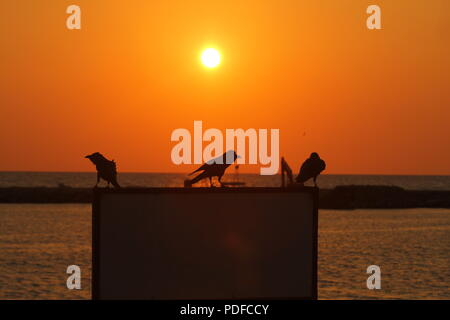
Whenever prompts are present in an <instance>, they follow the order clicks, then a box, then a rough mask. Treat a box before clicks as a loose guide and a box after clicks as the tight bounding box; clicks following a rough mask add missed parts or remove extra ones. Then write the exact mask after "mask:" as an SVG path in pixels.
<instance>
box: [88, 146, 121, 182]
mask: <svg viewBox="0 0 450 320" xmlns="http://www.w3.org/2000/svg"><path fill="white" fill-rule="evenodd" d="M85 158H87V159H89V160H91V161H92V163H93V164H95V167H96V168H97V183H96V185H95V187H94V188H96V187H97V185H98V183H99V182H100V178H102V179H103V180H105V181H106V182H108V188H109V184H110V183H111V184H112V185H113V186H114V187H116V188H120V185H119V184H118V183H117V167H116V163H115V162H114V160H108V159H106V158H105V157H104V156H103V155H102V154H101V153H99V152H95V153H93V154H91V155H88V156H86V157H85Z"/></svg>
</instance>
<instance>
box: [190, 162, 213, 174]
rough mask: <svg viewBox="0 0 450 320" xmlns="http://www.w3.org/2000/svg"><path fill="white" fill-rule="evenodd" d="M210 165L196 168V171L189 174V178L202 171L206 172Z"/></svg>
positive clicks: (206, 164)
mask: <svg viewBox="0 0 450 320" xmlns="http://www.w3.org/2000/svg"><path fill="white" fill-rule="evenodd" d="M209 166H210V165H209V164H208V163H204V164H203V165H202V166H201V167H200V168H198V169H197V170H194V171H192V172H191V173H189V176H191V175H193V174H194V173H196V172H199V171H202V170H206V169H207V168H208V167H209Z"/></svg>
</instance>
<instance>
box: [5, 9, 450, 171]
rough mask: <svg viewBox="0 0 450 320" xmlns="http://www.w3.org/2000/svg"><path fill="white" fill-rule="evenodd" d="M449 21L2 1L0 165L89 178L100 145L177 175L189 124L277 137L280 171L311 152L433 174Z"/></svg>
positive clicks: (127, 162) (441, 149)
mask: <svg viewBox="0 0 450 320" xmlns="http://www.w3.org/2000/svg"><path fill="white" fill-rule="evenodd" d="M71 4H77V5H79V6H80V7H81V10H82V29H81V30H68V29H67V28H66V19H67V17H68V14H66V8H67V6H69V5H71ZM370 4H377V5H379V6H380V7H381V10H382V17H381V23H382V30H368V29H367V27H366V19H367V17H368V15H367V14H366V8H367V6H368V5H370ZM449 17H450V1H448V0H431V1H429V0H428V1H425V0H423V1H422V0H417V1H410V0H396V1H381V0H373V1H362V0H341V1H336V0H305V1H302V0H295V1H294V0H293V1H286V0H280V1H263V0H246V1H242V0H239V1H233V0H228V1H211V0H205V1H196V0H191V1H185V0H183V1H181V0H180V1H144V0H130V1H110V0H108V1H106V0H96V1H92V0H72V1H63V0H58V1H55V0H36V1H12V0H3V1H1V2H0V42H1V50H0V72H1V77H0V150H1V157H0V171H12V170H20V171H93V170H94V168H93V167H92V164H91V163H90V162H89V161H88V160H87V159H84V156H85V155H87V154H90V153H92V152H95V151H100V152H101V153H103V154H104V155H105V156H106V157H107V158H110V159H115V160H116V161H117V163H118V168H119V171H122V172H124V171H134V172H141V171H142V172H188V171H189V170H191V169H192V166H176V165H174V164H172V162H171V158H170V153H171V149H172V147H173V146H174V145H175V143H174V142H171V141H170V136H171V133H172V131H173V130H175V129H177V128H187V129H189V130H193V121H194V120H202V121H203V126H204V128H205V129H208V128H218V129H221V130H223V131H225V129H226V128H243V129H248V128H255V129H259V128H261V129H271V128H276V129H280V154H281V155H283V156H285V157H286V159H287V160H288V162H289V164H290V165H291V167H292V168H293V170H294V171H295V172H296V173H297V171H298V169H299V166H300V164H301V162H302V161H303V160H304V159H305V158H306V157H308V156H309V154H310V153H311V152H312V151H316V152H318V153H319V154H320V155H321V157H322V158H323V159H325V160H326V162H327V170H326V172H325V173H329V174H447V175H448V174H450V41H449V35H450V18H449ZM208 47H214V48H216V49H217V50H219V51H220V53H221V55H222V61H221V64H220V65H219V66H218V67H217V68H214V69H207V68H205V67H204V66H202V64H201V62H200V58H199V57H200V54H201V52H202V50H203V49H205V48H208ZM205 145H206V144H205ZM259 168H260V166H259V165H246V166H244V167H243V171H244V172H255V173H257V172H259Z"/></svg>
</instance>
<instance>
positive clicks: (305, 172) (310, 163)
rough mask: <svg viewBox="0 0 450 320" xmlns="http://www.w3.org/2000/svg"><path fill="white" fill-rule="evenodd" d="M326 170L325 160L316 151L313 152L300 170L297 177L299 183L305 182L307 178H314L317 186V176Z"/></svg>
mask: <svg viewBox="0 0 450 320" xmlns="http://www.w3.org/2000/svg"><path fill="white" fill-rule="evenodd" d="M323 170H325V161H323V160H322V159H320V157H319V155H318V154H317V153H316V152H313V153H311V156H310V157H309V158H308V159H306V161H305V162H303V164H302V167H301V168H300V172H299V174H298V176H297V178H296V179H295V180H296V181H297V182H298V183H301V184H303V183H305V182H306V181H307V180H309V179H311V178H313V179H314V186H316V187H317V183H316V179H317V176H318V175H319V174H320V173H321V172H322V171H323Z"/></svg>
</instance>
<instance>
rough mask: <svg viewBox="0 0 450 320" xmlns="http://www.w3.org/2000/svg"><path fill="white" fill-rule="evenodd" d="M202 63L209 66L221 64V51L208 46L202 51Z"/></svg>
mask: <svg viewBox="0 0 450 320" xmlns="http://www.w3.org/2000/svg"><path fill="white" fill-rule="evenodd" d="M201 60H202V63H203V65H204V66H205V67H207V68H215V67H217V66H218V65H219V64H220V53H219V51H217V50H216V49H213V48H208V49H206V50H204V51H203V52H202V56H201Z"/></svg>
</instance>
